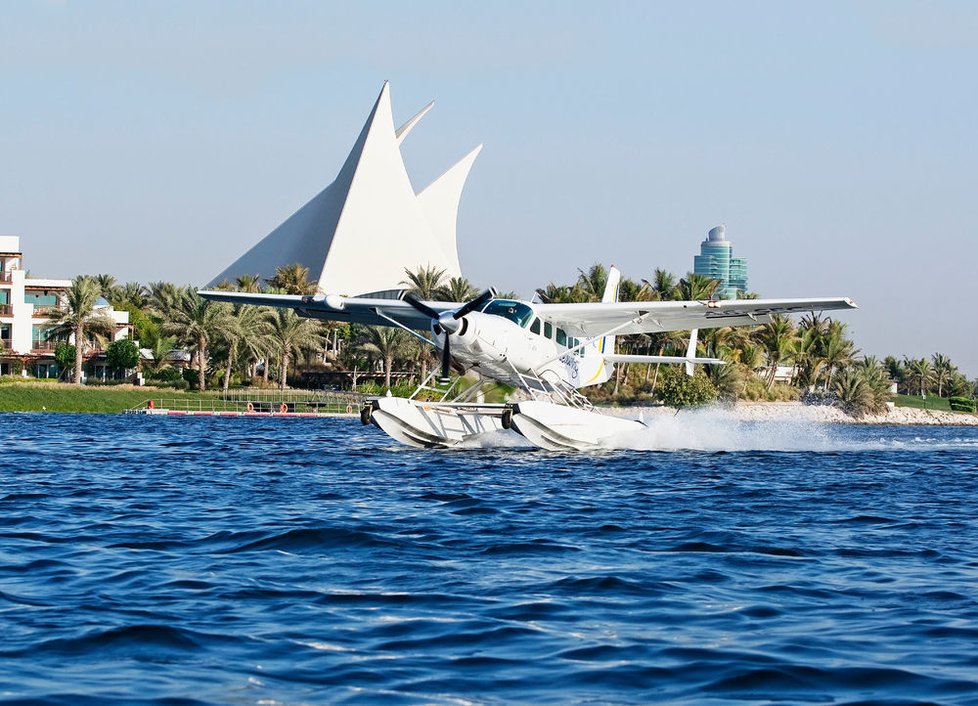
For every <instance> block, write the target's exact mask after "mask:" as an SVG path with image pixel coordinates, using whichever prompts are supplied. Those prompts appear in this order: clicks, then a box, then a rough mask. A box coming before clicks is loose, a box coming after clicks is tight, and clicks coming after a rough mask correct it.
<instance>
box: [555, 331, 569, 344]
mask: <svg viewBox="0 0 978 706" xmlns="http://www.w3.org/2000/svg"><path fill="white" fill-rule="evenodd" d="M557 345H560V346H566V345H567V333H566V332H565V331H564V329H562V328H559V329H557Z"/></svg>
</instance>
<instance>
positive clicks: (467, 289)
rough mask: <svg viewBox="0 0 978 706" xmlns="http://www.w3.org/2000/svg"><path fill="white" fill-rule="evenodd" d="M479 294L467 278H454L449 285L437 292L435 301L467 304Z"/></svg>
mask: <svg viewBox="0 0 978 706" xmlns="http://www.w3.org/2000/svg"><path fill="white" fill-rule="evenodd" d="M478 293H479V290H478V289H476V288H475V287H474V286H473V285H472V283H471V282H469V281H468V280H467V279H466V278H465V277H452V278H451V279H450V280H448V284H445V285H442V286H441V287H438V289H436V290H435V299H438V300H440V301H446V302H467V301H469V300H470V299H474V298H475V296H476V295H477V294H478Z"/></svg>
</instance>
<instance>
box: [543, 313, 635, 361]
mask: <svg viewBox="0 0 978 706" xmlns="http://www.w3.org/2000/svg"><path fill="white" fill-rule="evenodd" d="M651 313H652V312H651V311H643V312H642V313H641V314H639V315H638V316H636V317H635V318H634V319H630V320H629V321H626V322H625V323H623V324H618V325H617V326H615V327H614V328H610V329H608V330H607V331H603V332H602V333H599V334H598V335H597V336H592V337H591V338H589V339H587V340H586V341H583V342H581V343H578V344H577V345H576V346H574V347H573V348H568V349H566V350H563V351H561V352H560V354H559V355H555V356H554V357H553V358H550V359H549V360H545V361H544V362H542V363H540V364H539V365H538V366H537V367H538V368H542V367H543V366H545V365H549V364H550V363H553V362H554V361H555V360H560V359H561V358H563V357H564V356H565V355H567V354H568V353H573V352H574V351H576V350H580V349H581V348H584V347H585V346H589V345H591V344H592V343H594V342H595V341H600V340H601V339H602V338H604V337H605V336H610V335H611V334H613V333H617V332H618V331H620V330H621V329H623V328H625V327H626V326H631V325H632V324H640V323H642V322H643V321H645V319H646V318H647V317H648V316H649V314H651Z"/></svg>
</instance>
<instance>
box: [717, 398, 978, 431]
mask: <svg viewBox="0 0 978 706" xmlns="http://www.w3.org/2000/svg"><path fill="white" fill-rule="evenodd" d="M730 411H731V412H732V413H733V414H734V415H735V416H737V417H738V418H740V419H742V420H744V421H772V422H775V421H797V422H820V423H827V424H907V425H934V426H978V415H975V414H963V413H960V412H937V411H934V410H929V409H913V408H911V407H896V408H894V409H890V410H889V411H888V412H887V413H886V414H880V415H873V416H866V417H862V418H860V419H856V418H854V417H850V416H849V415H847V414H846V413H845V412H843V411H842V410H840V409H837V408H835V407H815V406H808V405H803V404H801V403H800V402H740V403H738V404H737V405H736V406H735V407H733V408H732V409H731V410H730Z"/></svg>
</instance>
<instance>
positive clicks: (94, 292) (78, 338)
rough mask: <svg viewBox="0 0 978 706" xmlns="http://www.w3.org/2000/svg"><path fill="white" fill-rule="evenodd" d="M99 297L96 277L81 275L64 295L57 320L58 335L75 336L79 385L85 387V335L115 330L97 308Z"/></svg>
mask: <svg viewBox="0 0 978 706" xmlns="http://www.w3.org/2000/svg"><path fill="white" fill-rule="evenodd" d="M100 294H101V292H100V291H99V286H98V282H96V281H95V279H94V278H93V277H89V276H87V275H79V276H78V277H75V279H73V280H72V281H71V286H70V287H68V289H67V291H66V292H65V300H64V307H63V308H61V309H59V310H58V311H57V313H56V314H55V316H54V322H55V331H56V332H57V333H58V334H61V335H65V334H69V333H70V334H74V336H75V376H74V383H75V384H76V385H81V384H82V359H83V358H84V355H85V347H86V343H87V342H86V339H85V331H86V330H89V331H95V332H108V331H111V330H112V329H114V328H115V323H114V322H113V321H112V320H111V319H109V318H108V317H106V316H105V315H104V314H102V313H101V312H99V311H98V310H97V309H96V308H95V303H96V302H97V301H98V298H99V295H100Z"/></svg>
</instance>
